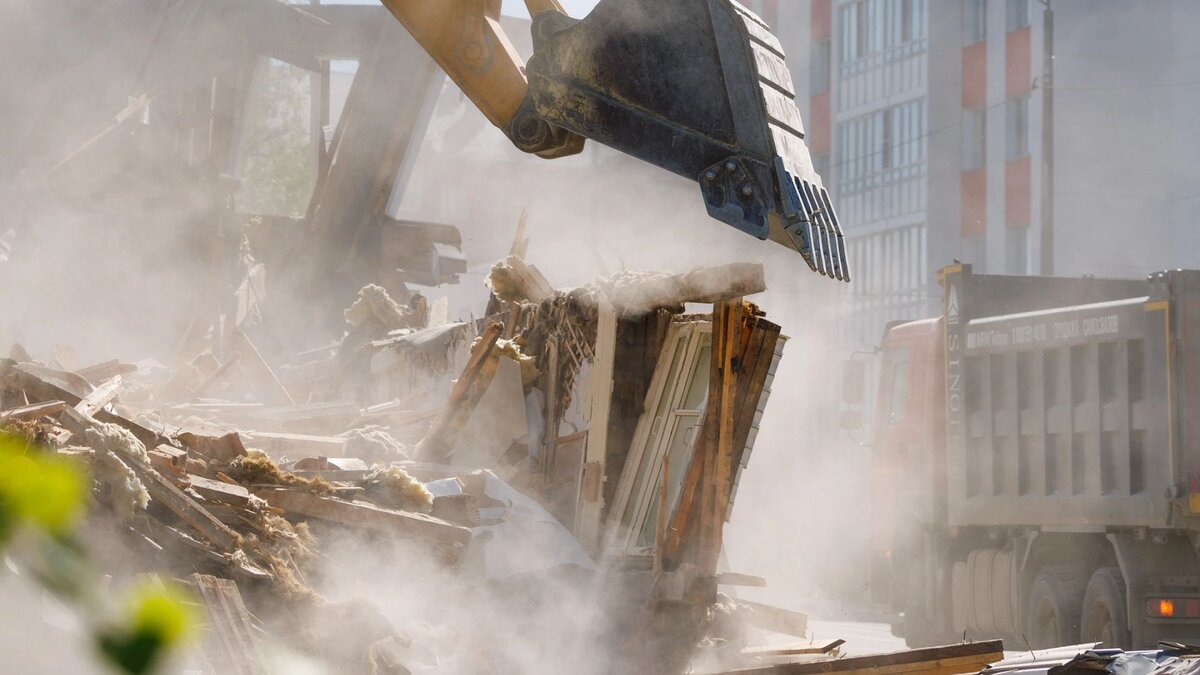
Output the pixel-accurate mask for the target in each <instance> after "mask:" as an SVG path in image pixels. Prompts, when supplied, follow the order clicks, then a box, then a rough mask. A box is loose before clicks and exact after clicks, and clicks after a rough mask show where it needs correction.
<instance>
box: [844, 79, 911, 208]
mask: <svg viewBox="0 0 1200 675" xmlns="http://www.w3.org/2000/svg"><path fill="white" fill-rule="evenodd" d="M837 133H838V166H839V167H840V172H839V176H838V177H839V187H840V188H841V190H842V192H843V193H844V194H849V193H853V192H860V191H862V190H866V189H869V188H872V187H877V186H878V182H879V181H878V179H877V178H876V177H877V176H878V175H879V174H880V173H881V172H883V171H885V170H893V169H895V170H899V169H904V168H906V167H911V166H914V165H917V164H920V163H921V162H923V161H924V160H925V101H924V100H923V99H917V100H915V101H908V102H907V103H901V104H900V105H896V106H892V107H891V108H885V109H883V110H876V111H874V112H871V113H867V114H866V115H862V116H859V117H855V118H853V119H850V120H847V121H845V122H842V123H841V124H839V125H838V131H837Z"/></svg>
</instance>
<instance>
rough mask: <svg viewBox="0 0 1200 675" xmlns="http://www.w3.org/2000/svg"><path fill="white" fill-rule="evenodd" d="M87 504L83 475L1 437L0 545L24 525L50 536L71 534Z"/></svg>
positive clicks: (18, 441) (11, 438)
mask: <svg viewBox="0 0 1200 675" xmlns="http://www.w3.org/2000/svg"><path fill="white" fill-rule="evenodd" d="M86 503H87V483H86V480H85V478H84V475H83V472H81V471H80V470H79V469H78V468H76V467H75V466H72V465H70V464H68V463H66V462H64V461H62V460H60V459H57V458H54V457H49V456H43V455H40V454H28V453H27V452H26V448H25V439H23V438H20V437H17V436H10V435H7V434H0V545H3V543H4V542H5V541H7V538H8V537H9V536H11V535H12V534H13V532H14V530H15V529H16V528H17V527H18V526H20V525H22V524H28V525H31V526H33V527H36V528H38V529H40V530H43V531H45V532H46V533H48V534H63V533H66V532H69V531H70V530H71V529H73V528H74V527H75V525H76V524H78V522H79V519H80V518H81V517H82V516H83V511H84V506H85V505H86Z"/></svg>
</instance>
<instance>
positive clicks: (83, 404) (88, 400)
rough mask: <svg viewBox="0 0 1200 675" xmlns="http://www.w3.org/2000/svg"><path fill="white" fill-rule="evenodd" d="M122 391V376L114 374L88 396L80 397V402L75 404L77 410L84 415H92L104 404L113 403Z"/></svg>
mask: <svg viewBox="0 0 1200 675" xmlns="http://www.w3.org/2000/svg"><path fill="white" fill-rule="evenodd" d="M120 392H121V376H120V375H113V376H112V377H111V378H109V379H108V380H107V381H106V382H104V383H103V384H101V385H100V386H98V387H96V388H95V389H93V390H92V391H91V393H89V394H88V395H87V396H84V397H83V398H82V399H80V401H79V403H76V404H75V410H76V411H78V412H79V413H81V414H83V415H87V416H88V417H92V416H93V415H95V414H96V413H98V412H100V411H101V410H102V409H103V408H104V406H106V405H108V404H109V403H112V401H113V399H115V398H116V397H117V394H119V393H120Z"/></svg>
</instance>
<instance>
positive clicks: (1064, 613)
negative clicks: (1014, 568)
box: [1025, 565, 1087, 649]
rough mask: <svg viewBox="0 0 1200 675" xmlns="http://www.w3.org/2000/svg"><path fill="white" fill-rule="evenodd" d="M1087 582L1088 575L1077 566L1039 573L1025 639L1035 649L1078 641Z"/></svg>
mask: <svg viewBox="0 0 1200 675" xmlns="http://www.w3.org/2000/svg"><path fill="white" fill-rule="evenodd" d="M1085 579H1087V575H1086V572H1084V570H1083V569H1082V568H1079V567H1076V566H1074V565H1047V566H1046V567H1044V568H1042V571H1041V572H1038V575H1037V577H1036V578H1035V579H1034V581H1033V588H1031V589H1030V590H1029V602H1028V603H1027V605H1026V613H1025V637H1026V638H1027V639H1028V640H1029V644H1030V645H1031V646H1032V647H1033V648H1034V649H1049V648H1051V647H1061V646H1063V645H1073V644H1077V643H1078V642H1079V615H1080V609H1081V608H1082V607H1083V593H1084V588H1085V583H1086V582H1085Z"/></svg>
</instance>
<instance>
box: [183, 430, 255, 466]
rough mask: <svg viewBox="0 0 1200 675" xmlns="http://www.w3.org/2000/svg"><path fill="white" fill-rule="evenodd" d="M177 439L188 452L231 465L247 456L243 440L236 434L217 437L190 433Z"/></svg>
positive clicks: (231, 433)
mask: <svg viewBox="0 0 1200 675" xmlns="http://www.w3.org/2000/svg"><path fill="white" fill-rule="evenodd" d="M175 438H177V439H179V442H180V443H183V446H184V447H185V448H187V449H188V450H190V451H192V452H195V453H196V454H198V455H203V456H204V457H206V458H208V459H211V460H216V461H218V462H225V463H229V462H232V461H233V460H235V459H237V458H238V457H245V456H246V447H245V446H244V445H242V438H241V436H238V435H237V433H236V432H230V433H227V434H223V435H220V436H215V435H211V434H205V433H199V432H190V431H189V432H186V433H182V434H179V435H178V436H176V437H175Z"/></svg>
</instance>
